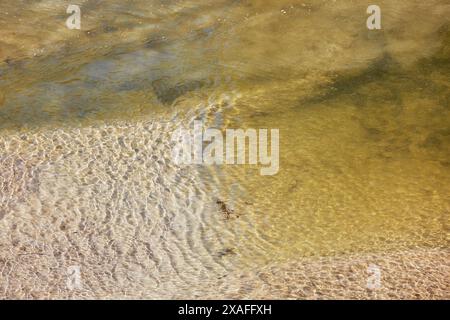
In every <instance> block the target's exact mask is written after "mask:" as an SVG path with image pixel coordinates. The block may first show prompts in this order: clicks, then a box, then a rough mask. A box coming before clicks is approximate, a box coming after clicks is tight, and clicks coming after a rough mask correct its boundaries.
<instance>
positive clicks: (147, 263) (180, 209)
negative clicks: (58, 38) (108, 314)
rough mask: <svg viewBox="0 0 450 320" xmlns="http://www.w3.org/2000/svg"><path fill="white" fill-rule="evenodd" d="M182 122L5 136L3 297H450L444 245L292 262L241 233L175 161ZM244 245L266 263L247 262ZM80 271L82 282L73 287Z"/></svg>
mask: <svg viewBox="0 0 450 320" xmlns="http://www.w3.org/2000/svg"><path fill="white" fill-rule="evenodd" d="M176 125H179V123H177V122H176V121H174V120H173V119H172V120H171V121H163V120H162V119H160V120H158V121H155V120H152V121H143V122H135V123H133V124H132V125H130V124H129V123H126V122H121V123H115V124H114V125H100V126H90V127H85V128H81V129H79V128H72V129H67V128H66V129H52V130H44V131H42V132H34V133H30V132H28V133H22V134H20V133H12V134H9V135H4V136H3V137H2V138H1V140H0V144H1V146H2V148H3V149H4V150H5V153H4V156H3V157H2V159H1V166H2V171H1V174H0V183H1V190H2V191H1V194H0V195H1V197H2V207H1V220H0V228H1V230H2V233H1V235H0V298H3V299H67V298H69V299H70V298H82V299H83V298H99V299H108V298H118V299H121V298H133V299H145V298H154V299H158V298H167V299H186V298H211V299H213V298H214V299H225V298H233V299H234V298H247V299H283V298H287V299H344V298H349V299H365V298H375V299H448V298H449V297H450V296H449V295H450V291H449V284H448V279H449V276H450V268H449V258H450V254H449V251H448V250H447V249H439V247H437V248H429V249H427V248H421V247H420V245H418V246H417V248H415V249H399V250H391V249H388V250H384V251H382V252H377V251H374V252H376V253H373V254H368V253H360V254H358V253H353V254H339V253H335V254H329V255H323V256H320V255H314V256H311V257H306V256H305V257H302V256H297V257H296V258H292V256H291V257H290V259H285V257H283V256H282V255H281V254H280V253H281V251H280V250H283V248H282V247H280V248H269V247H267V248H265V247H264V242H263V241H262V240H261V239H259V238H255V237H253V236H254V235H253V233H252V231H254V230H251V229H247V228H244V229H242V230H241V235H240V236H241V237H242V238H240V239H239V238H236V235H237V234H238V233H235V232H236V229H233V228H231V229H230V225H229V223H230V222H229V221H226V220H224V219H221V218H220V216H221V212H220V208H218V207H217V206H216V205H215V199H216V197H217V196H220V191H218V189H217V190H214V189H213V188H212V187H208V188H207V187H206V185H205V184H204V183H203V182H201V180H202V179H201V178H200V176H199V174H198V172H196V171H195V170H194V169H193V168H190V167H188V168H186V167H183V168H182V167H177V166H176V165H174V164H173V163H171V158H170V150H171V149H170V143H169V141H170V140H169V139H167V135H168V133H170V132H171V128H173V126H176ZM146 137H147V138H148V139H147V140H146ZM149 139H150V140H149ZM150 141H154V142H156V141H157V142H158V143H149V142H150ZM148 159H154V160H153V161H148ZM243 219H250V218H246V217H245V216H244V218H243ZM227 234H232V236H233V237H232V239H233V241H232V243H233V244H234V245H235V246H236V248H229V247H228V246H229V243H227V242H226V240H225V238H226V235H227ZM238 243H240V244H239V245H238ZM286 245H289V244H286ZM246 248H247V249H248V250H251V251H254V250H256V249H255V248H259V249H258V254H259V255H263V256H264V255H267V259H265V260H264V262H263V261H257V260H256V259H255V261H253V262H249V260H252V258H250V257H247V254H248V252H249V251H246ZM279 249H280V250H279ZM266 251H267V252H266ZM277 252H278V253H277ZM368 252H370V251H368ZM277 254H278V255H279V256H278V257H277ZM371 265H375V266H376V267H377V268H379V271H380V283H379V287H377V288H375V289H368V288H367V283H368V279H369V277H370V273H369V271H368V269H367V268H368V267H369V266H371ZM74 266H75V267H77V268H79V270H80V287H75V288H73V287H70V285H68V279H70V270H71V269H70V268H73V267H74Z"/></svg>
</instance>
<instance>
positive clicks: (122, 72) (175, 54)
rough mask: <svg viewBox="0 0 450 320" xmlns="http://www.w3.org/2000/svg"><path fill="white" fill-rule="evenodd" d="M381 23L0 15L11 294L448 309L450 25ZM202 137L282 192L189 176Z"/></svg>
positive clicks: (429, 6)
mask: <svg viewBox="0 0 450 320" xmlns="http://www.w3.org/2000/svg"><path fill="white" fill-rule="evenodd" d="M377 4H378V5H379V6H380V7H381V8H382V26H383V29H382V30H380V31H369V30H367V28H366V24H365V21H366V18H367V14H366V4H363V3H360V2H359V1H310V2H303V1H294V2H292V1H279V0H277V1H264V2H256V1H244V2H239V1H230V0H224V1H214V2H208V1H182V2H179V1H133V2H130V3H128V2H124V1H115V0H112V1H81V2H80V5H81V8H82V30H80V31H77V30H68V29H67V28H66V27H65V24H64V23H65V20H66V19H67V15H66V14H65V8H66V5H67V4H66V3H65V2H64V1H50V0H44V1H39V2H30V1H2V3H1V4H0V129H1V134H0V146H1V150H2V151H1V154H0V164H1V166H2V172H1V173H0V182H1V189H0V196H1V199H2V202H1V206H0V219H1V220H0V230H1V232H0V267H2V265H3V270H6V271H3V272H2V276H1V277H0V289H1V290H0V292H3V293H0V296H5V297H32V298H41V297H52V298H58V297H63V298H65V297H99V298H108V297H134V298H136V297H137V298H140V297H145V298H155V297H156V298H161V297H163V298H164V297H169V298H173V297H219V298H223V297H250V298H252V297H262V298H267V297H275V298H282V297H286V296H287V297H293V298H299V297H302V298H321V297H322V298H323V297H345V296H347V297H357V298H361V297H368V296H369V297H370V294H371V293H368V292H367V291H366V290H365V289H364V286H365V278H364V273H365V269H364V268H365V267H364V266H365V265H366V264H368V263H378V264H379V265H382V266H383V270H384V271H383V272H386V274H387V276H386V277H385V278H386V284H385V286H384V289H383V290H384V291H383V290H382V291H381V293H380V297H431V298H433V297H446V298H448V296H449V288H448V284H447V281H445V279H448V276H449V275H450V271H449V268H448V258H449V253H448V240H449V239H448V236H449V218H450V215H449V213H450V198H449V194H450V183H449V181H450V109H449V101H450V90H449V86H450V79H449V70H450V68H449V66H450V65H449V58H450V51H449V50H450V49H449V48H450V47H449V45H450V38H449V36H450V33H449V32H450V31H449V22H450V21H449V17H450V6H449V5H448V3H447V1H440V0H433V1H427V2H422V1H413V0H410V1H395V2H392V1H378V3H377ZM194 119H203V120H204V121H205V122H206V123H208V125H210V126H214V127H218V128H221V129H225V128H279V129H280V171H279V173H278V174H277V175H275V176H260V175H259V168H258V167H256V166H217V167H204V166H190V167H178V166H176V165H174V164H173V163H172V162H171V156H170V155H171V145H170V139H169V138H170V134H171V132H173V130H175V129H176V128H178V127H180V126H184V127H187V126H189V125H190V124H191V123H192V121H193V120H194ZM218 203H225V204H226V206H227V207H229V208H230V209H232V210H233V211H234V213H233V215H232V216H231V218H230V219H227V218H226V217H225V216H224V212H223V209H222V208H221V206H220V205H218ZM324 259H325V260H324ZM327 259H328V260H327ZM396 261H397V262H398V263H399V264H400V265H401V266H402V267H398V265H396ZM71 265H79V266H81V269H82V276H83V281H84V288H83V290H79V291H70V290H67V288H66V282H65V281H66V280H65V279H66V268H67V267H68V266H71ZM411 265H412V266H413V267H411ZM352 266H353V267H354V268H353V267H352ZM355 266H356V267H355ZM327 268H330V270H334V271H333V272H337V274H339V275H340V274H343V277H344V278H345V279H352V274H353V275H354V278H355V277H356V278H355V279H356V280H355V279H353V280H352V281H353V282H351V283H350V284H348V283H346V284H345V285H342V282H341V280H339V279H341V278H340V276H336V277H334V278H333V277H332V278H333V279H332V280H330V274H333V273H332V272H331V273H330V272H325V271H324V270H328V269H327ZM352 268H353V269H352ZM417 270H419V272H418V273H417V274H416V273H415V271H417ZM7 271H9V273H8V272H7ZM358 272H359V273H358ZM426 274H428V275H429V276H428V277H427V276H426ZM355 275H356V276H355ZM359 277H360V278H361V279H360V278H359ZM403 277H406V278H405V279H406V280H404V281H403V284H405V285H406V286H407V287H405V288H403V289H402V288H399V287H396V286H395V285H394V284H395V281H397V280H396V279H403ZM424 278H425V280H424ZM311 279H315V280H314V281H315V282H314V283H315V284H317V285H311V281H312V280H311ZM336 279H338V280H339V281H338V285H336V283H334V282H333V281H334V280H336ZM398 281H400V280H398ZM421 281H422V282H421ZM319 287H320V288H322V289H320V290H319V289H318V288H319ZM311 288H315V289H314V290H313V289H311ZM361 288H363V289H361ZM321 290H322V291H321ZM430 292H431V293H430Z"/></svg>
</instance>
